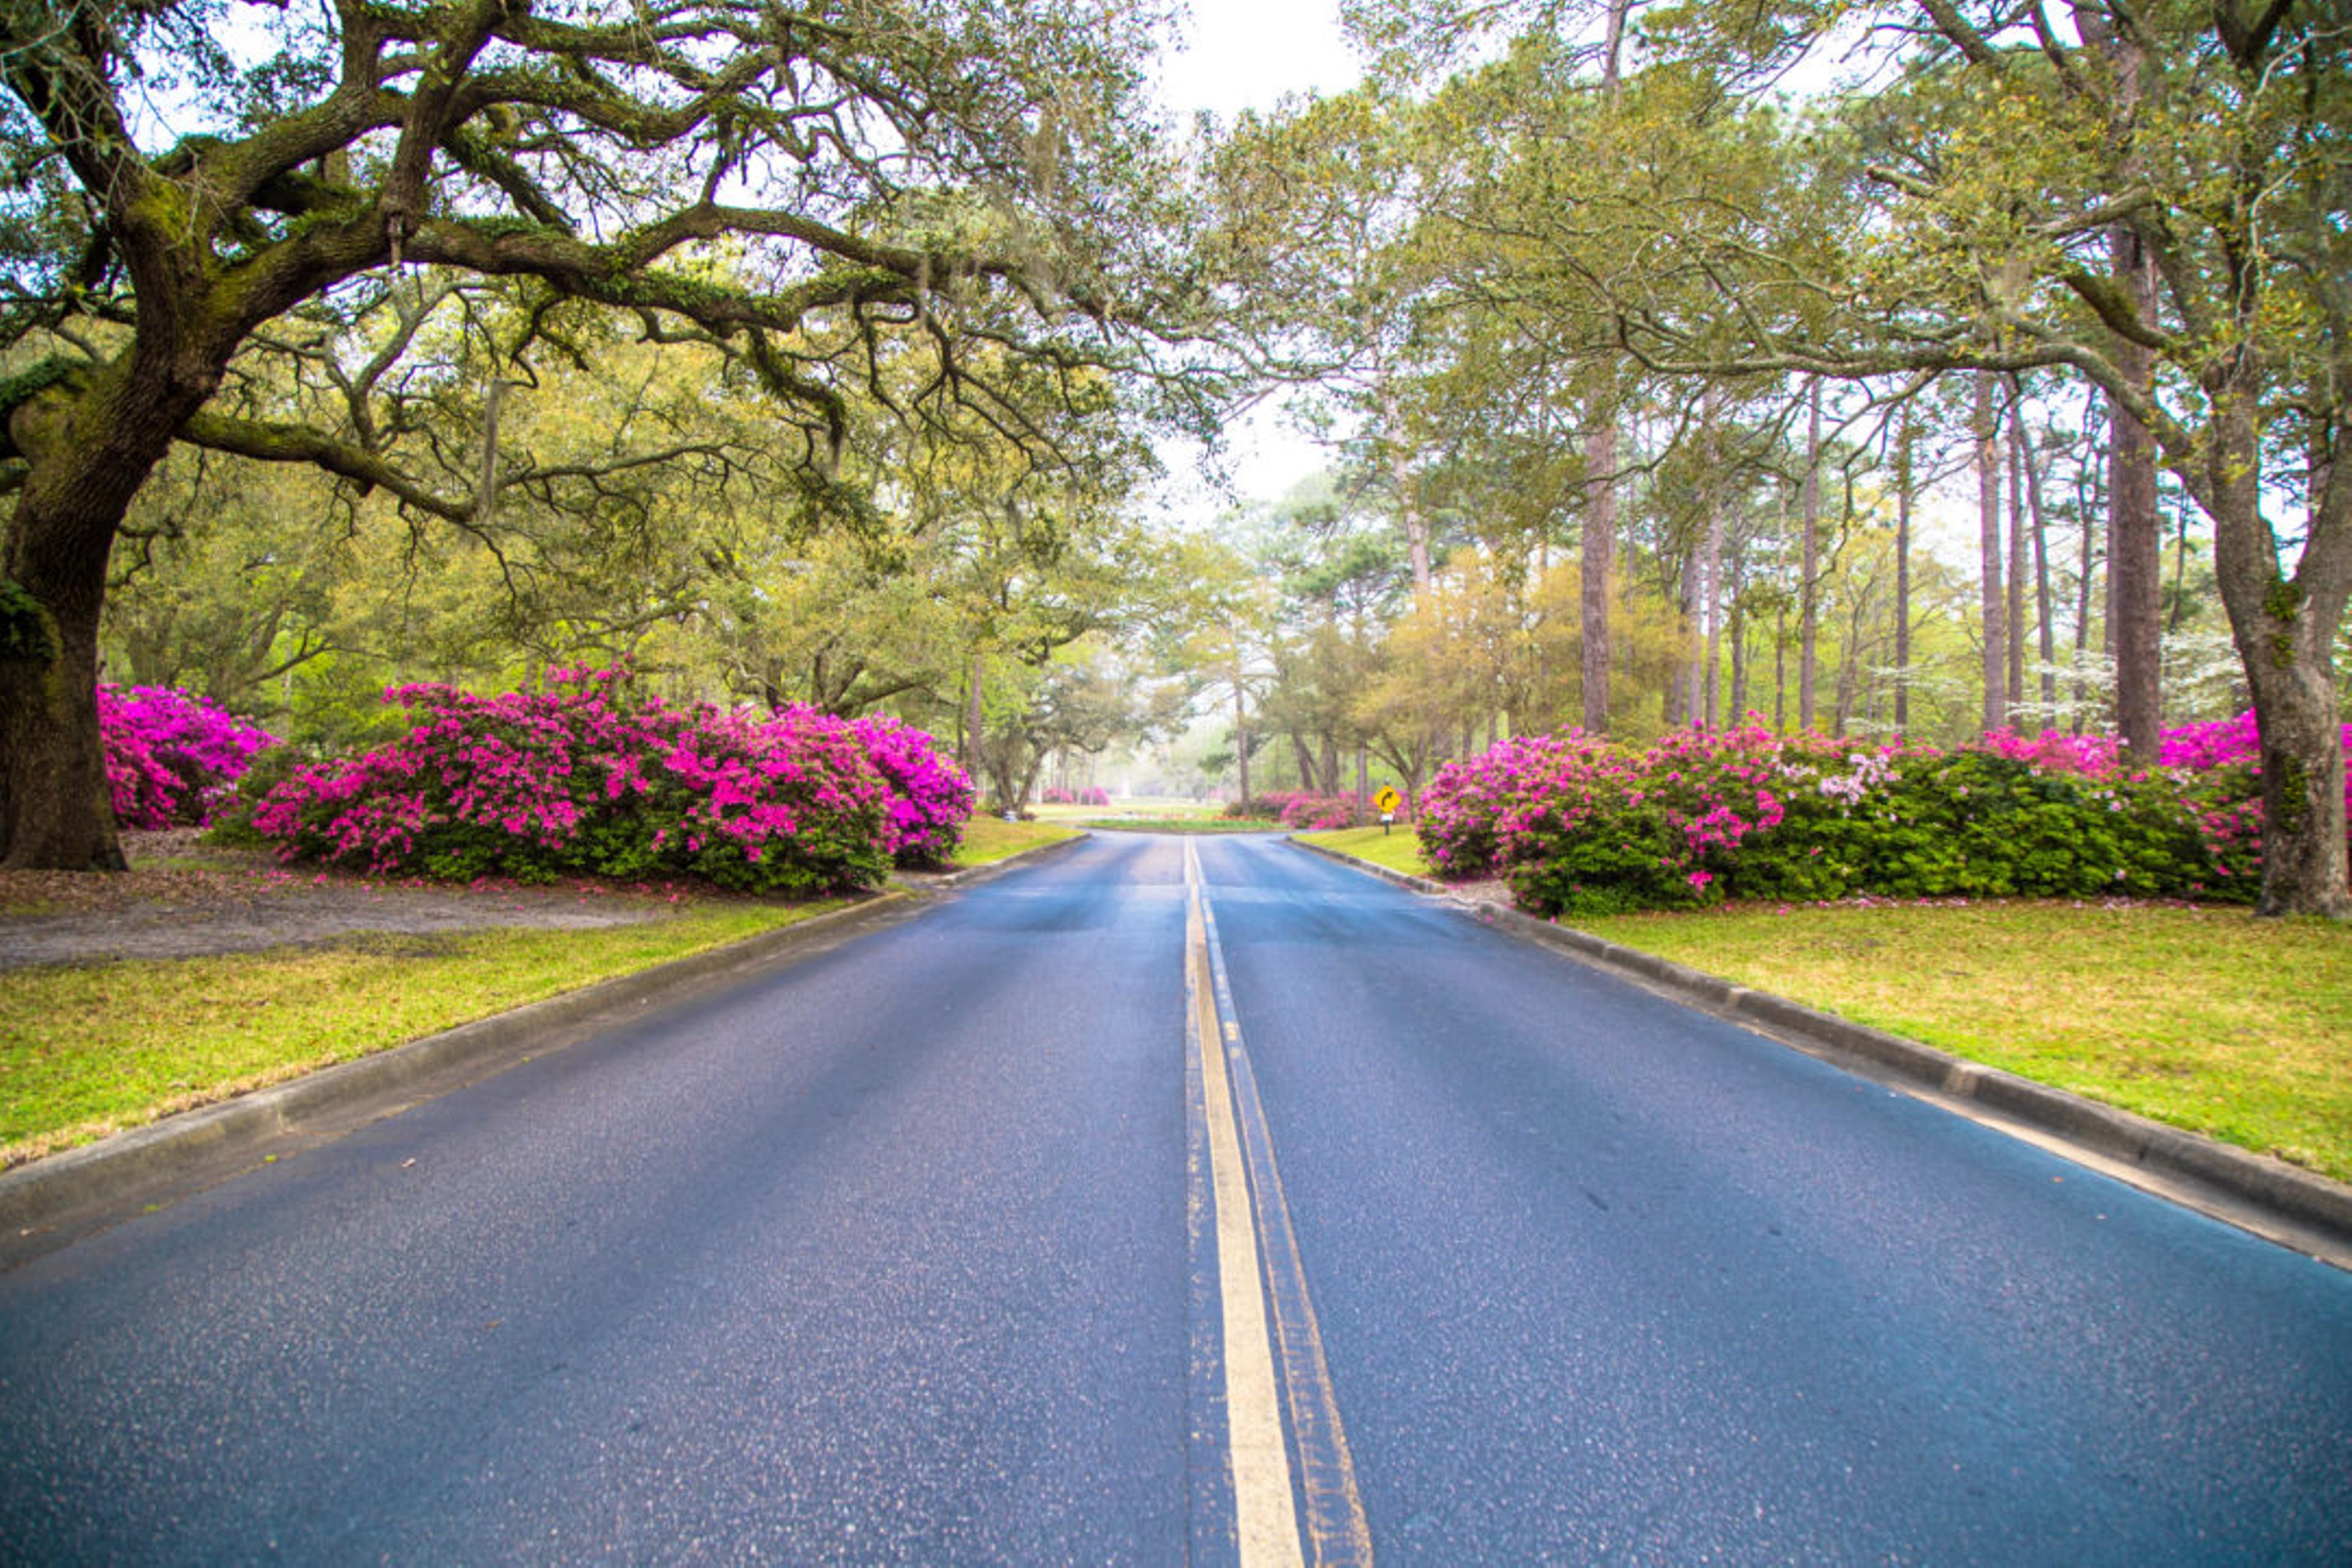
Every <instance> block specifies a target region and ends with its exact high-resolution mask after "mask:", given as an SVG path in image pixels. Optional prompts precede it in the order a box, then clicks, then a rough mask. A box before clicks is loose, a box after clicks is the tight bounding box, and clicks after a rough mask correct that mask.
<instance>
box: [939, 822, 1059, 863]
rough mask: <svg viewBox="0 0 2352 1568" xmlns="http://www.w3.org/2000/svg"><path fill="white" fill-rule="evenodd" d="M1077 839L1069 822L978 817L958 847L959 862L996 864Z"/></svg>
mask: <svg viewBox="0 0 2352 1568" xmlns="http://www.w3.org/2000/svg"><path fill="white" fill-rule="evenodd" d="M1076 837H1078V830H1077V829H1076V828H1075V827H1072V826H1068V825H1066V824H1065V823H1059V822H1007V821H1005V820H1004V819H1003V817H1001V816H975V817H973V818H972V819H971V821H970V822H967V823H965V824H964V825H963V842H962V844H961V845H959V846H958V847H957V848H956V852H955V863H956V864H957V865H959V866H987V865H992V864H993V863H995V862H996V861H999V860H1010V859H1011V858H1013V856H1015V855H1025V854H1027V853H1028V852H1029V851H1030V850H1032V849H1043V848H1045V846H1047V845H1048V844H1059V843H1061V842H1062V841H1063V840H1064V839H1066V838H1076Z"/></svg>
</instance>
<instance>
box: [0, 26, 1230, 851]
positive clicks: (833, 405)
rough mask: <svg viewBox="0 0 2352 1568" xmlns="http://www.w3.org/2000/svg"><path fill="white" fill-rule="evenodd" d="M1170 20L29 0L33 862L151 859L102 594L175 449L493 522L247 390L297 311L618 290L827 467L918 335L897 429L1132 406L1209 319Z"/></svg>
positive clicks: (18, 677) (21, 798)
mask: <svg viewBox="0 0 2352 1568" xmlns="http://www.w3.org/2000/svg"><path fill="white" fill-rule="evenodd" d="M1153 21H1154V18H1153V17H1152V16H1150V15H1149V14H1147V13H1146V12H1145V11H1143V10H1140V9H1139V8H1136V7H1132V6H1125V5H1086V4H1083V3H1080V0H1011V3H1009V4H1006V3H998V4H992V5H988V6H985V7H982V6H971V5H964V4H961V3H960V0H807V3H804V4H798V5H793V4H776V3H772V0H766V3H762V0H740V3H738V0H639V3H637V4H635V5H628V6H622V5H608V4H600V3H596V0H572V3H565V0H536V3H535V0H460V3H450V4H436V3H425V4H386V3H380V0H308V3H305V0H294V3H292V4H289V5H283V6H280V7H266V6H240V5H228V4H226V3H224V0H190V3H184V4H174V3H172V0H81V3H79V4H59V3H57V0H8V3H7V4H6V5H5V8H0V82H5V89H6V97H5V99H0V121H5V124H0V132H5V138H6V140H7V142H9V143H10V145H11V147H12V149H13V150H12V152H11V153H9V154H8V173H9V175H10V179H9V181H8V184H7V186H6V189H5V193H0V268H5V273H0V342H5V348H6V350H7V353H8V355H9V357H8V359H7V361H6V362H5V363H6V365H7V368H8V370H9V372H10V374H7V375H6V376H5V379H0V489H6V490H12V491H13V492H14V493H15V502H14V509H13V511H12V513H11V515H10V516H9V519H8V521H7V531H6V538H5V558H0V865H5V866H16V867H46V868H119V867H120V866H121V863H122V857H121V848H120V846H119V843H118V840H117V837H116V832H115V828H114V825H113V822H112V819H111V815H110V811H109V809H108V806H107V791H106V784H105V777H104V769H103V756H102V752H101V748H100V741H99V733H98V725H97V714H96V709H95V704H94V699H93V695H92V688H93V683H94V680H95V678H96V675H97V671H98V636H99V621H100V608H101V604H102V601H103V598H104V595H105V590H106V584H107V581H108V561H109V556H110V551H111V549H112V546H113V544H114V542H115V540H116V538H117V535H118V531H119V530H120V529H121V524H122V521H123V519H124V516H125V513H126V509H128V508H129V506H130V505H131V500H132V499H133V498H134V496H136V494H137V493H138V492H139V490H140V489H141V487H142V485H143V484H144V483H145V482H146V481H147V479H148V477H149V475H150V474H151V472H152V470H153V468H154V467H155V465H156V464H157V462H158V461H159V460H160V459H161V458H163V455H164V454H165V453H166V451H167V450H168V449H169V448H170V447H172V446H173V443H174V442H187V443H193V444H195V445H198V446H201V447H208V448H212V449H215V450H218V451H224V452H230V453H236V454H239V455H241V456H244V457H247V458H260V459H264V460H271V461H286V462H302V463H309V464H313V465H316V466H318V467H320V468H325V469H326V470H328V471H329V472H331V473H332V474H335V475H338V476H341V478H342V479H346V480H348V481H350V482H351V483H352V484H355V485H359V486H364V487H369V488H372V489H379V490H382V491H386V492H389V493H390V494H391V495H393V496H394V497H395V498H397V500H398V501H399V502H400V504H401V505H402V506H403V507H404V509H407V510H411V511H412V512H413V513H414V514H415V515H417V516H419V517H422V518H443V519H446V520H449V521H457V522H471V521H478V507H479V505H480V500H481V498H480V497H479V496H477V495H475V494H471V493H468V492H467V490H466V489H464V488H463V487H457V486H452V485H448V484H446V483H444V484H443V485H442V486H440V487H439V488H436V485H435V484H434V483H433V481H432V479H430V477H429V476H428V475H425V474H421V473H419V472H416V471H412V469H410V468H408V467H406V466H404V464H403V462H402V461H401V459H400V457H399V454H398V452H397V450H396V449H395V448H394V447H392V446H391V445H389V444H386V443H383V442H376V441H371V440H370V439H368V438H367V435H366V432H364V431H354V430H352V429H349V428H343V429H336V428H328V427H321V426H314V425H308V424H299V423H295V422H292V421H289V420H282V419H269V418H263V417H256V416H253V415H252V414H251V412H250V411H249V410H248V409H247V407H246V406H245V405H241V404H238V403H237V402H236V401H235V400H233V399H229V398H226V397H223V396H220V395H219V394H220V393H221V391H222V388H223V384H224V377H225V376H226V375H227V374H229V371H230V368H231V366H232V364H233V363H235V362H236V360H237V358H238V356H239V355H240V354H243V353H253V352H256V344H257V341H259V340H260V339H261V337H262V336H263V334H264V332H265V329H266V328H268V325H269V323H271V322H272V321H276V320H278V319H279V318H282V317H284V316H286V315H287V313H288V312H289V311H294V310H298V309H307V310H334V309H336V308H338V305H339V302H340V301H341V300H344V299H345V298H346V297H347V296H348V295H349V294H350V293H351V291H352V289H353V287H354V283H355V280H360V281H363V282H365V283H366V284H367V285H368V289H369V290H371V291H372V293H371V297H372V298H375V299H379V300H380V299H381V297H382V288H383V281H384V279H386V278H388V277H393V276H397V275H399V274H402V273H404V272H406V273H415V272H417V271H419V270H420V269H429V270H430V271H431V273H432V275H433V276H435V277H436V278H446V277H447V276H450V275H452V274H462V275H473V276H478V277H483V278H490V279H502V280H505V281H506V282H507V283H508V284H509V285H510V286H511V287H512V288H514V289H515V290H516V291H517V294H518V297H519V298H520V300H521V302H522V305H523V307H524V309H526V310H529V309H531V308H534V305H535V304H537V305H543V306H544V307H546V308H547V309H549V310H558V311H561V310H576V309H577V306H578V303H579V302H586V303H588V304H591V305H594V306H601V307H606V308H610V309H612V310H615V311H619V312H623V313H625V314H626V315H627V316H629V317H631V318H633V319H635V320H636V321H640V322H642V324H643V330H644V331H646V333H647V334H648V335H679V334H683V335H689V336H698V337H701V338H704V339H706V340H708V341H709V342H713V343H715V344H718V345H719V346H720V347H722V348H723V349H724V351H725V352H726V353H727V354H728V355H729V357H730V359H731V360H732V361H734V362H735V363H740V364H744V365H748V366H750V367H751V369H752V370H753V371H754V372H755V373H756V374H757V375H758V377H759V379H760V381H761V384H763V385H764V386H765V388H766V390H767V391H768V392H769V393H770V394H771V395H772V396H773V397H774V398H775V399H776V402H777V406H778V408H779V418H780V420H781V421H782V422H784V423H785V424H786V426H788V427H789V426H799V427H800V428H801V429H803V431H804V432H805V437H806V438H805V440H804V441H803V442H802V443H801V444H800V447H799V450H800V454H801V458H802V462H803V468H804V469H805V478H806V481H807V483H808V484H809V485H810V486H811V487H813V488H814V489H820V490H821V489H822V488H823V487H824V484H825V483H826V482H827V481H828V480H829V479H830V477H831V472H832V465H833V463H834V461H835V458H836V456H837V454H838V453H839V451H840V449H841V447H842V445H843V443H844V440H845V435H846V431H845V423H846V422H847V420H848V419H849V418H850V417H851V416H852V410H853V408H854V407H855V406H857V405H860V404H861V401H862V403H863V405H866V406H871V405H873V403H874V402H875V401H876V397H877V395H879V394H880V392H881V390H882V389H883V387H884V385H885V380H884V377H883V375H882V370H881V367H883V366H884V365H885V364H887V363H904V361H903V358H902V357H901V358H898V359H896V360H894V356H896V355H902V354H903V353H906V352H912V353H918V354H919V355H921V356H922V357H923V360H924V363H927V364H928V365H929V367H930V369H929V374H927V376H926V377H925V378H924V379H923V381H922V383H921V384H919V385H917V386H916V387H915V388H914V389H913V391H912V392H911V393H905V394H902V395H898V397H897V398H896V399H895V400H892V399H884V401H889V402H891V405H892V406H893V407H894V408H896V409H897V411H898V413H900V414H902V415H905V416H910V417H920V416H922V412H923V408H924V406H925V405H931V406H934V407H945V406H948V405H955V406H956V407H957V408H958V409H959V411H960V415H961V416H977V417H979V418H981V419H982V420H983V421H986V422H987V423H989V424H990V425H992V426H993V427H994V428H995V429H996V431H997V432H998V434H999V435H1001V436H1003V437H1006V438H1009V439H1011V440H1013V442H1015V443H1016V444H1017V443H1021V442H1024V441H1027V440H1031V439H1038V440H1044V439H1045V437H1044V436H1043V434H1042V432H1040V431H1038V430H1036V429H1035V428H1034V427H1032V426H1028V425H1027V424H1026V422H1025V421H1024V416H1023V414H1022V411H1021V405H1020V401H1019V400H1018V399H1008V400H998V399H995V398H993V397H992V393H991V388H990V384H989V372H988V369H987V366H988V365H990V364H992V363H994V364H1002V363H1021V364H1023V365H1024V366H1029V367H1033V369H1032V371H1031V373H1030V374H1032V376H1033V379H1034V374H1037V371H1036V369H1035V368H1034V367H1042V374H1044V375H1045V378H1046V379H1047V380H1048V382H1049V383H1050V382H1052V381H1053V380H1054V379H1055V378H1056V377H1061V378H1066V380H1067V381H1068V383H1069V384H1071V385H1072V386H1074V387H1077V386H1084V387H1086V388H1087V390H1086V391H1084V393H1083V396H1084V397H1086V398H1088V399H1095V398H1097V393H1096V392H1095V391H1093V390H1091V388H1092V386H1093V383H1094V381H1095V380H1096V379H1097V377H1098V373H1099V372H1100V371H1102V370H1105V369H1118V368H1120V367H1122V366H1125V365H1128V364H1130V363H1132V356H1133V353H1134V350H1135V348H1136V345H1137V344H1138V343H1139V342H1141V341H1142V340H1143V339H1144V338H1145V336H1146V335H1147V333H1148V332H1150V331H1171V330H1172V326H1171V323H1173V322H1174V321H1175V320H1176V318H1177V315H1178V313H1179V312H1180V311H1181V309H1182V308H1183V307H1182V304H1181V300H1182V299H1183V297H1184V296H1183V292H1182V290H1183V287H1184V284H1185V281H1186V280H1185V279H1184V278H1183V276H1182V274H1181V268H1179V267H1178V266H1177V265H1175V262H1176V260H1177V247H1175V246H1174V245H1173V244H1172V243H1171V241H1170V240H1169V239H1168V238H1167V236H1168V235H1169V234H1170V233H1171V231H1172V228H1173V225H1172V224H1171V205H1172V203H1173V202H1174V201H1175V200H1176V199H1177V197H1176V195H1175V192H1176V182H1174V181H1172V180H1171V179H1169V178H1167V177H1166V174H1165V171H1164V169H1161V168H1160V167H1159V166H1158V165H1157V164H1156V157H1157V154H1156V153H1155V151H1154V142H1153V141H1152V137H1151V134H1150V126H1149V124H1148V122H1147V121H1146V120H1145V119H1144V118H1143V117H1142V116H1141V115H1139V112H1138V110H1137V103H1138V90H1139V70H1140V68H1141V62H1142V61H1143V59H1144V58H1145V57H1146V51H1147V48H1148V42H1149V36H1150V28H1151V26H1152V25H1153ZM265 36H266V37H267V42H266V43H264V42H260V41H259V40H260V39H262V38H263V37H265ZM189 126H197V127H200V128H201V130H200V132H196V131H189V130H187V129H186V128H187V127H189ZM973 344H985V345H986V353H978V354H973V353H966V352H964V350H965V348H966V346H967V345H973ZM906 345H912V348H911V349H908V348H906ZM860 395H863V396H862V398H861V396H860ZM492 445H493V447H495V443H494V442H493V443H492ZM444 478H445V479H446V476H444Z"/></svg>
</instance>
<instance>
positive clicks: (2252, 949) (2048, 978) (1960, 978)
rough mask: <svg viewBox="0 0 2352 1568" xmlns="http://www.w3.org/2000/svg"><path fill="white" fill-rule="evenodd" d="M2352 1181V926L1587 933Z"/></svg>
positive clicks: (1735, 923)
mask: <svg viewBox="0 0 2352 1568" xmlns="http://www.w3.org/2000/svg"><path fill="white" fill-rule="evenodd" d="M1578 923H1579V924H1580V926H1581V927H1583V929H1585V930H1588V931H1591V932H1593V933H1594V934H1595V935H1597V936H1601V937H1603V938H1605V939H1607V940H1609V941H1611V942H1622V943H1623V944H1625V945H1626V946H1628V947H1635V948H1640V949H1642V950H1643V951H1644V952H1654V953H1657V954H1659V955H1660V956H1662V957H1665V958H1671V959H1674V960H1676V961H1677V962H1679V963H1687V964H1689V965H1691V966H1692V967H1693V968H1696V969H1701V970H1704V971H1706V973H1710V974H1719V975H1722V976H1724V977H1725V978H1726V979H1728V980H1732V981H1735V982H1737V983H1738V984H1742V985H1748V986H1751V987H1753V988H1755V989H1757V990H1760V991H1769V992H1773V993H1776V994H1780V995H1782V996H1787V997H1790V998H1791V999H1793V1000H1795V1001H1798V1002H1802V1003H1804V1004H1806V1005H1809V1006H1813V1007H1819V1008H1821V1009H1822V1010H1824V1011H1826V1012H1831V1013H1836V1014H1838V1015H1840V1016H1844V1017H1848V1018H1852V1019H1853V1020H1854V1021H1855V1022H1857V1023H1862V1024H1868V1025H1871V1026H1874V1027H1877V1028H1882V1029H1885V1030H1888V1031H1891V1032H1892V1033H1895V1034H1898V1035H1904V1036H1907V1037H1910V1038H1912V1039H1915V1040H1919V1041H1922V1042H1924V1043H1926V1044H1927V1045H1931V1046H1936V1047H1941V1048H1942V1049H1944V1050H1948V1051H1950V1052H1952V1053H1953V1054H1955V1055H1957V1056H1962V1057H1966V1058H1969V1059H1971V1060H1974V1061H1979V1062H1983V1063H1985V1064H1986V1065H1988V1066H1990V1067H1996V1068H2005V1069H2007V1070H2009V1071H2011V1072H2013V1073H2016V1074H2018V1075H2020V1076H2021V1077H2023V1078H2030V1079H2035V1080H2036V1081H2038V1082H2042V1083H2046V1084H2052V1085H2054V1086H2056V1087H2058V1088H2060V1089H2072V1090H2074V1092H2076V1093H2079V1094H2083V1095H2086V1096H2088V1097H2090V1098H2092V1099H2095V1100H2104V1101H2105V1102H2106V1103H2108V1104H2110V1105H2116V1106H2121V1107H2122V1108H2124V1109H2125V1110H2135V1111H2137V1112H2139V1113H2140V1114H2141V1115H2144V1116H2148V1117H2152V1118H2154V1119H2155V1120H2157V1121H2165V1122H2169V1123H2171V1124H2172V1125H2174V1126H2176V1127H2186V1128H2189V1129H2192V1130H2193V1131H2200V1132H2204V1133H2208V1134H2210V1135H2211V1136H2213V1137H2215V1138H2219V1139H2221V1140H2222V1141H2223V1142H2230V1143H2235V1144H2238V1145H2240V1146H2241V1147H2243V1148H2247V1149H2252V1150H2255V1151H2258V1152H2264V1153H2273V1154H2277V1155H2279V1156H2281V1157H2282V1158H2284V1159H2287V1160H2292V1161H2294V1163H2297V1164H2300V1165H2305V1166H2308V1167H2309V1168H2311V1169H2313V1170H2315V1171H2319V1172H2322V1173H2326V1174H2327V1175H2330V1176H2333V1177H2335V1178H2336V1179H2337V1180H2339V1181H2352V930H2347V929H2345V928H2343V927H2340V926H2334V925H2330V924H2328V923H2326V922H2325V921H2258V920H2256V919H2254V918H2253V917H2252V915H2251V914H2248V913H2247V912H2245V911H2244V910H2234V909H2231V910H2223V909H2179V908H2170V907H2157V906H2138V907H2115V908H2107V907H2083V906H2077V905H2073V904H2065V903H1983V904H1969V905H1965V906H1916V905H1895V906H1872V907H1845V906H1835V907H1830V908H1812V907H1804V908H1798V909H1792V910H1789V911H1788V912H1786V913H1780V912H1776V911H1775V910H1773V909H1772V908H1770V907H1769V906H1760V907H1755V908H1741V909H1734V910H1717V911H1708V912H1706V913H1699V914H1663V915H1631V916H1622V917H1617V918H1613V919H1609V920H1591V921H1579V922H1578Z"/></svg>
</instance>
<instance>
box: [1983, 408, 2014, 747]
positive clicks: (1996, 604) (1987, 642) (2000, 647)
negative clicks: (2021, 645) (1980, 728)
mask: <svg viewBox="0 0 2352 1568" xmlns="http://www.w3.org/2000/svg"><path fill="white" fill-rule="evenodd" d="M1975 423H1976V441H1977V458H1976V461H1977V522H1978V562H1979V572H1980V575H1981V579H1982V583H1981V586H1982V590H1983V591H1982V594H1981V595H1980V597H1979V605H1980V608H1981V611H1982V615H1983V626H1984V637H1983V641H1984V727H1985V728H1986V729H1987V730H1988V731H1990V730H1999V729H2002V728H2005V727H2006V726H2007V725H2008V723H2009V700H2008V691H2009V687H2008V655H2007V651H2006V639H2005V637H2004V636H2003V633H2004V631H2005V630H2006V627H2005V626H2003V624H2002V619H2001V613H2002V607H2003V606H2002V600H2001V586H2000V428H1999V426H1996V425H1995V424H1994V422H1993V412H1992V373H1991V372H1990V371H1981V370H1980V371H1979V372H1977V374H1976V408H1975Z"/></svg>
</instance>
